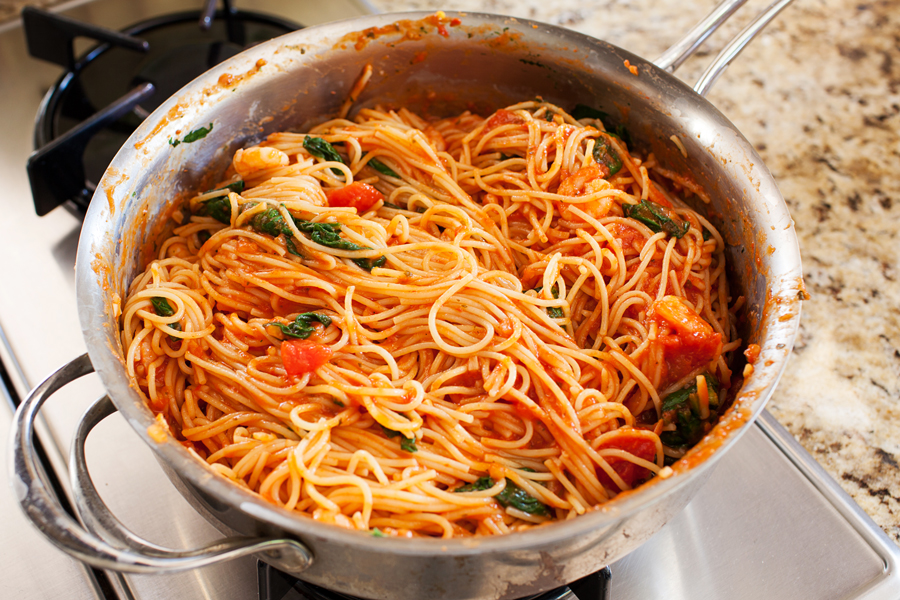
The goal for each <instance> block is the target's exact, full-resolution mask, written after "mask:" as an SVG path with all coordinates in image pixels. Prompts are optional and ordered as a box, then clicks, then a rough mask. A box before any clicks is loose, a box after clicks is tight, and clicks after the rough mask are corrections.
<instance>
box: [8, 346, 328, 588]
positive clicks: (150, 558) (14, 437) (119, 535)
mask: <svg viewBox="0 0 900 600" xmlns="http://www.w3.org/2000/svg"><path fill="white" fill-rule="evenodd" d="M93 371H94V367H93V365H91V361H90V358H89V357H88V355H87V354H84V355H82V356H80V357H78V358H76V359H75V360H73V361H72V362H70V363H68V364H66V365H64V366H63V367H62V368H60V369H59V370H57V371H56V372H55V373H53V374H52V375H50V376H49V377H48V378H47V379H45V380H44V381H43V382H41V384H40V385H38V386H37V387H36V388H34V390H32V391H31V393H29V395H28V398H26V399H25V401H24V402H23V403H22V405H21V406H19V408H18V410H17V411H16V416H15V420H14V422H13V430H12V433H11V435H10V439H11V448H10V450H11V451H10V457H11V461H10V475H11V480H12V482H13V488H14V489H15V492H16V493H15V496H16V499H17V501H18V502H19V505H20V507H21V508H22V510H23V511H24V512H25V515H26V516H27V517H28V518H29V519H30V520H31V522H32V523H33V524H34V525H35V526H36V527H37V528H38V530H40V531H41V533H43V534H44V535H45V536H46V537H47V538H48V539H49V540H50V541H51V542H53V543H54V544H56V545H57V546H58V547H59V548H61V549H62V550H64V551H65V552H67V553H68V554H70V555H71V556H73V557H75V558H77V559H79V560H82V561H84V562H86V563H88V564H90V565H92V566H94V567H97V568H100V569H111V570H114V571H123V572H127V573H160V572H166V573H174V572H178V571H186V570H189V569H195V568H197V567H203V566H206V565H211V564H213V563H217V562H222V561H226V560H230V559H232V558H237V557H240V556H247V555H250V554H259V555H260V556H261V557H262V558H263V559H264V560H265V561H266V562H268V563H270V564H272V565H273V566H275V567H277V568H279V569H282V570H285V571H288V572H292V573H298V572H300V571H302V570H304V569H306V568H307V567H309V565H310V564H312V561H313V555H312V553H311V552H310V550H309V549H308V548H307V547H306V546H304V545H303V544H302V543H300V542H298V541H296V540H287V539H274V538H226V539H223V540H220V541H217V542H214V543H212V544H209V545H207V546H204V547H202V548H197V549H195V550H174V549H169V548H163V547H161V546H157V545H155V544H153V543H151V542H148V541H146V540H143V539H141V538H140V537H138V536H137V535H135V534H133V533H132V532H130V531H128V530H127V529H126V528H125V526H124V525H122V524H121V523H120V522H119V521H118V520H117V519H116V518H115V517H114V516H113V515H112V514H111V513H110V512H109V510H108V509H107V507H106V505H104V504H103V501H102V500H101V499H100V497H99V495H98V494H97V492H96V489H95V488H94V485H93V483H91V481H90V476H89V474H88V472H87V467H86V465H85V464H84V441H85V439H86V437H87V433H88V432H89V431H90V430H91V428H93V426H94V425H96V424H97V423H99V422H100V421H101V420H103V418H104V417H106V416H108V415H109V414H112V412H113V411H114V407H113V406H112V402H110V401H109V399H108V398H106V397H104V398H101V399H100V400H99V401H98V402H96V403H95V404H94V405H93V406H92V407H91V408H90V409H89V410H88V412H87V413H86V415H85V417H84V418H83V420H82V423H80V424H79V428H78V434H77V436H76V439H75V442H74V444H73V451H72V458H71V463H72V465H73V466H74V467H75V468H74V470H73V473H74V481H73V488H74V490H75V497H76V502H75V504H76V506H77V512H78V513H79V515H80V516H82V518H83V519H84V523H85V525H84V526H82V525H80V524H79V523H78V522H77V521H75V520H74V519H73V518H72V517H70V516H69V515H68V514H66V512H65V511H64V510H63V509H62V506H61V505H60V504H59V502H58V501H57V500H56V499H55V498H54V497H53V496H52V494H51V493H50V491H49V490H48V489H47V486H46V485H45V483H44V481H43V479H42V478H41V475H40V471H39V467H38V465H37V460H36V458H35V450H34V423H35V420H36V419H37V415H38V411H39V410H40V408H41V405H43V403H44V401H46V400H47V399H48V398H49V397H50V396H52V395H53V394H54V393H55V392H56V391H57V390H59V389H60V388H62V387H63V386H65V385H66V384H68V383H70V382H72V381H74V380H76V379H78V378H79V377H82V376H84V375H87V374H88V373H92V372H93Z"/></svg>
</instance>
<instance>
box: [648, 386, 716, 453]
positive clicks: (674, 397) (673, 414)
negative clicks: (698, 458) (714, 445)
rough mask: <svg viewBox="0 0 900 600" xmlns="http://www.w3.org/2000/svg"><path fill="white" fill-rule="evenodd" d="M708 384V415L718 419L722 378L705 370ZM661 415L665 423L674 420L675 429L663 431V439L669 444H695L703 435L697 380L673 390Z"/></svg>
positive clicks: (710, 419) (666, 399) (677, 445)
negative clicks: (719, 380) (719, 378)
mask: <svg viewBox="0 0 900 600" xmlns="http://www.w3.org/2000/svg"><path fill="white" fill-rule="evenodd" d="M703 377H704V378H706V387H707V389H708V390H709V407H710V409H711V410H710V416H709V418H708V419H707V421H709V422H713V421H715V419H716V410H715V409H717V408H718V407H719V396H718V391H719V382H718V380H717V379H716V378H715V377H713V376H712V375H710V374H708V373H704V374H703ZM661 408H662V417H663V422H665V423H666V424H673V423H674V424H675V427H676V429H675V431H664V432H663V433H662V434H660V436H659V437H660V439H661V440H662V443H663V444H665V445H666V446H669V447H670V448H685V447H689V446H693V445H694V444H696V443H697V442H699V441H700V439H701V438H702V437H703V435H704V433H705V431H704V426H703V425H704V421H703V420H701V419H700V403H699V400H698V398H697V382H696V381H694V383H692V384H691V385H688V386H685V387H684V388H682V389H680V390H678V391H675V392H672V393H671V394H669V395H668V396H666V398H665V399H664V400H663V402H662V407H661Z"/></svg>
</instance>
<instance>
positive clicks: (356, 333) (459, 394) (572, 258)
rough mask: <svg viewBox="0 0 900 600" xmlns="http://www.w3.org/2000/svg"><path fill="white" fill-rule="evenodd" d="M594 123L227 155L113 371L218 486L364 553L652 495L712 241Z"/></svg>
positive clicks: (174, 244)
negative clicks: (354, 539)
mask: <svg viewBox="0 0 900 600" xmlns="http://www.w3.org/2000/svg"><path fill="white" fill-rule="evenodd" d="M600 116H601V115H600V113H598V112H597V111H593V110H591V109H588V108H586V107H577V108H576V110H575V111H573V114H572V115H570V114H567V113H566V112H564V111H563V110H562V109H560V108H559V107H557V106H554V105H551V104H548V103H544V102H540V101H533V102H523V103H521V104H517V105H514V106H510V107H507V108H506V109H503V110H499V111H497V112H496V113H494V114H493V115H491V116H490V117H489V118H482V117H479V116H477V115H475V114H470V113H468V112H466V113H463V114H461V115H459V116H456V117H454V118H447V119H442V120H425V119H423V118H421V117H419V116H417V115H415V114H413V113H412V112H410V111H408V110H406V109H399V110H389V109H377V110H373V109H363V110H360V111H359V112H358V114H357V116H356V117H355V118H354V119H353V120H348V119H345V118H340V119H335V120H331V121H328V122H326V123H323V124H322V125H320V126H318V127H315V128H314V129H312V130H311V131H309V132H308V133H275V134H272V135H270V136H269V137H268V138H267V139H266V140H265V141H264V142H263V143H261V144H259V145H258V146H254V147H251V148H247V149H243V150H239V151H238V152H237V153H236V154H235V156H234V159H233V167H232V169H230V170H229V171H228V172H227V173H226V177H227V178H228V179H227V180H225V181H223V182H222V183H220V184H219V185H218V186H216V189H215V190H212V191H209V192H206V193H203V194H200V195H198V196H196V197H194V198H193V199H191V200H190V201H189V202H188V203H186V204H185V206H184V207H183V208H182V210H180V211H177V212H176V213H175V215H174V220H175V221H176V226H175V229H174V233H173V235H172V236H171V237H170V238H168V239H167V240H166V241H165V243H164V244H163V245H162V247H161V249H160V251H159V255H158V258H157V259H156V260H154V261H153V262H151V263H150V264H149V265H148V266H147V268H146V270H145V271H144V272H143V273H142V274H141V275H140V276H138V277H137V279H136V280H135V281H134V282H133V284H132V286H131V288H130V292H129V294H128V299H127V303H126V305H125V307H124V311H123V330H122V341H123V344H124V347H125V348H126V349H127V368H128V371H129V374H130V375H131V376H132V377H133V378H134V380H135V381H136V383H137V385H138V387H139V388H140V390H141V392H142V394H144V396H145V397H146V401H147V403H148V405H149V407H150V408H151V409H152V410H153V411H154V413H156V414H157V419H158V420H159V421H160V423H161V424H162V425H163V426H165V427H168V428H169V429H170V430H171V432H172V434H173V435H174V436H175V437H176V438H177V439H179V440H181V441H182V443H184V444H185V445H186V446H187V447H188V448H190V449H192V450H193V451H195V452H196V453H197V454H198V455H199V456H200V457H202V458H203V459H204V460H205V461H206V462H207V463H208V464H209V465H210V466H211V467H212V469H214V470H215V471H216V472H217V473H219V474H221V475H223V476H225V477H227V478H228V479H230V480H232V481H234V482H235V483H237V484H238V485H241V486H244V487H246V488H248V489H250V490H253V491H254V492H256V493H258V494H259V495H260V496H262V497H263V498H265V499H266V500H268V501H270V502H272V503H274V504H276V505H278V506H281V507H284V508H286V509H288V510H292V511H296V512H297V513H299V514H302V515H305V516H308V517H311V518H314V519H318V520H321V521H325V522H329V523H334V524H337V525H341V526H344V527H349V528H355V529H360V530H369V531H372V532H374V534H375V535H399V536H413V535H423V536H443V537H454V536H468V535H491V534H503V533H508V532H511V531H515V530H519V529H522V528H526V527H531V526H534V524H536V523H543V522H546V521H551V520H559V519H569V518H573V517H575V516H577V515H579V514H582V513H584V512H585V511H589V510H591V509H593V508H595V507H598V506H600V505H602V504H603V503H605V502H607V501H609V500H610V499H612V498H613V497H614V496H616V495H617V494H619V493H620V492H622V491H624V490H629V489H632V488H633V487H635V486H637V485H639V484H640V483H642V482H644V481H646V480H648V479H649V478H651V477H656V476H661V477H666V476H668V475H669V474H670V473H671V470H670V469H669V468H668V467H666V465H667V463H670V462H671V461H673V460H676V459H677V458H679V457H680V456H682V455H683V454H684V453H685V452H686V450H687V449H689V448H690V447H691V446H692V445H693V444H694V443H696V442H697V441H698V440H699V439H700V438H701V437H702V436H703V435H704V434H705V432H707V431H709V429H710V428H711V427H712V425H714V423H715V421H716V419H717V417H718V414H719V413H721V412H722V411H723V410H724V405H725V402H724V400H725V394H726V389H727V388H728V387H729V382H730V379H731V371H730V370H729V367H728V363H727V356H726V355H727V354H728V353H729V352H731V351H733V350H735V349H736V348H737V347H738V344H739V341H738V340H736V339H735V337H736V336H735V333H734V326H733V321H734V319H733V316H732V313H733V311H734V310H735V308H736V307H735V306H732V307H730V308H729V302H730V299H729V295H728V286H727V283H726V277H725V263H724V257H723V250H724V243H723V240H722V238H721V236H720V235H719V233H718V232H717V231H716V230H715V228H714V227H713V226H712V225H711V224H710V223H709V222H708V221H707V220H706V219H705V218H704V217H703V216H701V215H700V214H698V213H697V212H695V211H694V210H691V209H690V208H688V207H687V205H686V204H685V203H684V202H683V198H684V197H686V196H688V195H697V196H699V197H700V198H701V199H703V198H705V196H704V193H703V190H702V189H700V188H699V186H697V185H696V183H694V182H693V180H692V179H691V178H690V177H689V176H685V175H678V174H675V173H672V172H669V171H667V170H665V169H663V168H661V167H660V165H658V164H657V162H656V160H655V158H654V157H653V155H650V156H649V157H646V158H645V159H641V158H639V157H638V156H636V155H635V154H632V153H631V152H629V150H628V148H627V144H626V142H625V141H623V137H626V134H625V132H619V135H616V134H614V133H610V132H607V131H606V130H605V128H604V125H603V122H602V121H601V120H600V118H599V117H600ZM576 117H577V119H576ZM738 302H739V301H738ZM735 304H737V302H736V303H735Z"/></svg>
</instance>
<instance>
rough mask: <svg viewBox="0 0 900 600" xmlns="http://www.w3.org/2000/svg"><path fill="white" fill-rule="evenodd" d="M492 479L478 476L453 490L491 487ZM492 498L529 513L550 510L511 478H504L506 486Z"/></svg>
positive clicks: (475, 489)
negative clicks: (476, 478)
mask: <svg viewBox="0 0 900 600" xmlns="http://www.w3.org/2000/svg"><path fill="white" fill-rule="evenodd" d="M493 485H494V480H493V479H491V478H490V477H479V478H478V480H477V481H476V482H475V483H467V484H466V485H464V486H462V487H458V488H456V489H455V490H453V491H454V492H481V491H483V490H486V489H488V488H490V487H493ZM494 500H496V501H497V502H499V503H500V505H501V506H504V507H506V506H512V507H513V508H515V509H517V510H521V511H522V512H525V513H528V514H529V515H544V516H546V515H549V514H550V511H549V510H548V509H547V506H546V505H545V504H544V503H543V502H541V501H540V500H538V499H537V498H534V497H533V496H530V495H529V494H528V492H526V491H525V490H523V489H522V488H520V487H519V486H517V485H516V484H515V483H513V482H512V480H511V479H509V478H507V479H506V487H505V488H503V491H502V492H500V493H499V494H497V495H496V496H494Z"/></svg>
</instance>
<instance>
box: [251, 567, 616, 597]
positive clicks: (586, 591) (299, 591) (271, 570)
mask: <svg viewBox="0 0 900 600" xmlns="http://www.w3.org/2000/svg"><path fill="white" fill-rule="evenodd" d="M256 569H257V573H258V575H259V600H359V599H357V598H354V597H353V596H347V595H346V594H341V593H339V592H332V591H329V590H326V589H324V588H321V587H319V586H316V585H313V584H311V583H306V582H305V581H300V580H299V579H297V578H296V577H292V576H291V575H288V574H286V573H283V572H281V571H279V570H278V569H276V568H275V567H272V566H270V565H268V564H266V563H264V562H262V561H257V562H256ZM611 579H612V574H611V572H610V570H609V567H603V568H602V569H600V570H599V571H597V572H596V573H592V574H590V575H588V576H587V577H582V578H581V579H579V580H578V581H575V582H573V583H570V584H569V585H567V586H563V587H560V588H556V589H555V590H550V591H549V592H545V593H543V594H538V595H537V596H528V597H527V598H521V599H520V600H609V588H610V581H611Z"/></svg>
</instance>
